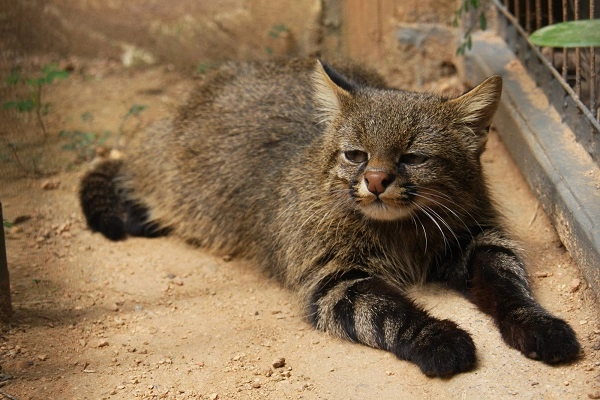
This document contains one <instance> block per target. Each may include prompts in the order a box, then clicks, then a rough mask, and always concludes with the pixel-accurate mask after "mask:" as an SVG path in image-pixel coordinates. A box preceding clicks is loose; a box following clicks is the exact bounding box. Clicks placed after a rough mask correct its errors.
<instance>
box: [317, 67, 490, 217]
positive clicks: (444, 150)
mask: <svg viewBox="0 0 600 400" xmlns="http://www.w3.org/2000/svg"><path fill="white" fill-rule="evenodd" d="M313 85H314V97H315V102H316V105H317V109H318V113H319V121H320V123H322V124H324V126H325V129H326V136H325V141H324V146H323V149H322V151H323V154H322V171H323V173H324V174H326V176H327V178H326V181H327V188H326V189H327V190H329V192H330V193H331V194H332V195H334V196H336V197H337V198H338V199H341V200H342V202H343V204H345V205H347V206H349V207H351V208H352V209H354V210H358V211H360V212H361V213H362V214H363V215H364V216H366V217H367V218H369V219H374V220H381V221H390V220H399V219H403V218H407V217H409V216H411V215H414V214H415V213H419V212H420V213H426V214H427V213H429V214H436V213H437V214H439V213H440V212H444V213H445V214H448V213H449V212H452V213H455V211H449V210H454V209H457V208H460V207H462V208H464V209H466V210H468V209H472V207H471V205H470V203H475V202H477V197H478V196H477V194H478V193H477V191H484V190H485V188H484V182H483V178H482V174H481V165H480V161H479V158H480V156H481V153H482V151H483V149H484V146H485V142H486V138H487V133H488V128H489V125H490V123H491V120H492V117H493V115H494V113H495V111H496V108H497V107H498V104H499V101H500V94H501V91H502V79H501V78H500V77H499V76H493V77H491V78H488V79H487V80H486V81H485V82H483V83H481V84H480V85H479V86H477V87H476V88H474V89H473V90H471V91H469V92H468V93H466V94H464V95H462V96H460V97H458V98H455V99H446V98H443V97H440V96H436V95H433V94H425V93H412V92H404V91H399V90H392V89H375V88H371V87H368V86H361V85H357V84H355V83H354V82H353V81H351V80H349V79H347V78H345V77H343V76H342V75H340V74H339V73H337V72H336V71H334V70H333V69H332V68H330V67H328V66H327V65H325V64H323V63H321V62H318V64H317V66H316V68H315V71H314V73H313ZM466 212H468V211H466Z"/></svg>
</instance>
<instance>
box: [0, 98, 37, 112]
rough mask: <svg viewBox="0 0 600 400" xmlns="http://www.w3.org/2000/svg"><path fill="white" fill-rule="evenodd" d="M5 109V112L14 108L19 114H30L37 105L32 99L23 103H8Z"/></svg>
mask: <svg viewBox="0 0 600 400" xmlns="http://www.w3.org/2000/svg"><path fill="white" fill-rule="evenodd" d="M3 107H4V109H5V110H9V109H11V108H14V109H16V110H17V111H19V112H30V111H33V110H34V109H35V103H34V102H33V100H31V99H27V100H21V101H7V102H5V103H4V105H3Z"/></svg>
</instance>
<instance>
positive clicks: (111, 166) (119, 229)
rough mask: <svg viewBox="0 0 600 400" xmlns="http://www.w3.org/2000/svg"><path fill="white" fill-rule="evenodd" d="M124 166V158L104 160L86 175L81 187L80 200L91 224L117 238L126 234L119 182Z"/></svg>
mask: <svg viewBox="0 0 600 400" xmlns="http://www.w3.org/2000/svg"><path fill="white" fill-rule="evenodd" d="M122 166H123V161H122V160H106V161H102V162H101V163H99V164H98V165H97V166H96V167H95V168H94V169H92V170H91V171H89V172H88V173H87V174H85V175H84V177H83V178H82V180H81V184H80V187H79V201H80V203H81V208H82V210H83V214H84V215H85V219H86V221H87V224H88V226H89V227H90V229H91V230H92V231H95V232H100V233H102V234H103V235H104V236H106V237H107V238H108V239H110V240H115V241H116V240H123V239H125V238H126V237H127V231H126V228H125V221H124V216H125V207H124V205H123V199H121V196H120V194H119V190H118V187H117V182H116V178H117V177H118V175H119V172H120V171H121V168H122Z"/></svg>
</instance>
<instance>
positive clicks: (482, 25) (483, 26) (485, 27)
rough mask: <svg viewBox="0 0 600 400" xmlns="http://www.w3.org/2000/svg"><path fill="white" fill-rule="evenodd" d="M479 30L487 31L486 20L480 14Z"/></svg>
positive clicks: (483, 15)
mask: <svg viewBox="0 0 600 400" xmlns="http://www.w3.org/2000/svg"><path fill="white" fill-rule="evenodd" d="M479 28H480V29H481V30H482V31H485V30H486V29H487V19H486V18H485V14H481V15H480V16H479Z"/></svg>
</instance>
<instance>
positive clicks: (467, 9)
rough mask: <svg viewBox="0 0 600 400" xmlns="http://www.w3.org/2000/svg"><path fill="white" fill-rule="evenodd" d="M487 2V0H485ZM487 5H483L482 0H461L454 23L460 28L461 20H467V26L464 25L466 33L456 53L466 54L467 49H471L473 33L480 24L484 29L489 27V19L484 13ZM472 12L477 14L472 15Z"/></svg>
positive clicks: (480, 27)
mask: <svg viewBox="0 0 600 400" xmlns="http://www.w3.org/2000/svg"><path fill="white" fill-rule="evenodd" d="M483 1H484V2H485V0H483ZM484 10H485V7H483V6H482V4H481V1H480V0H461V3H460V7H459V8H458V10H456V12H455V13H454V19H453V20H452V25H453V26H454V27H455V28H458V27H459V25H460V21H465V20H466V26H465V27H464V31H465V32H464V34H463V37H462V40H461V42H460V44H459V45H458V48H457V49H456V54H458V55H464V54H465V53H466V52H467V50H471V47H472V46H473V39H472V37H471V34H472V33H473V31H474V30H475V28H476V27H477V26H478V27H479V29H481V30H482V31H484V30H486V28H487V19H486V17H485V13H484ZM471 13H475V15H474V16H473V15H471Z"/></svg>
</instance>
